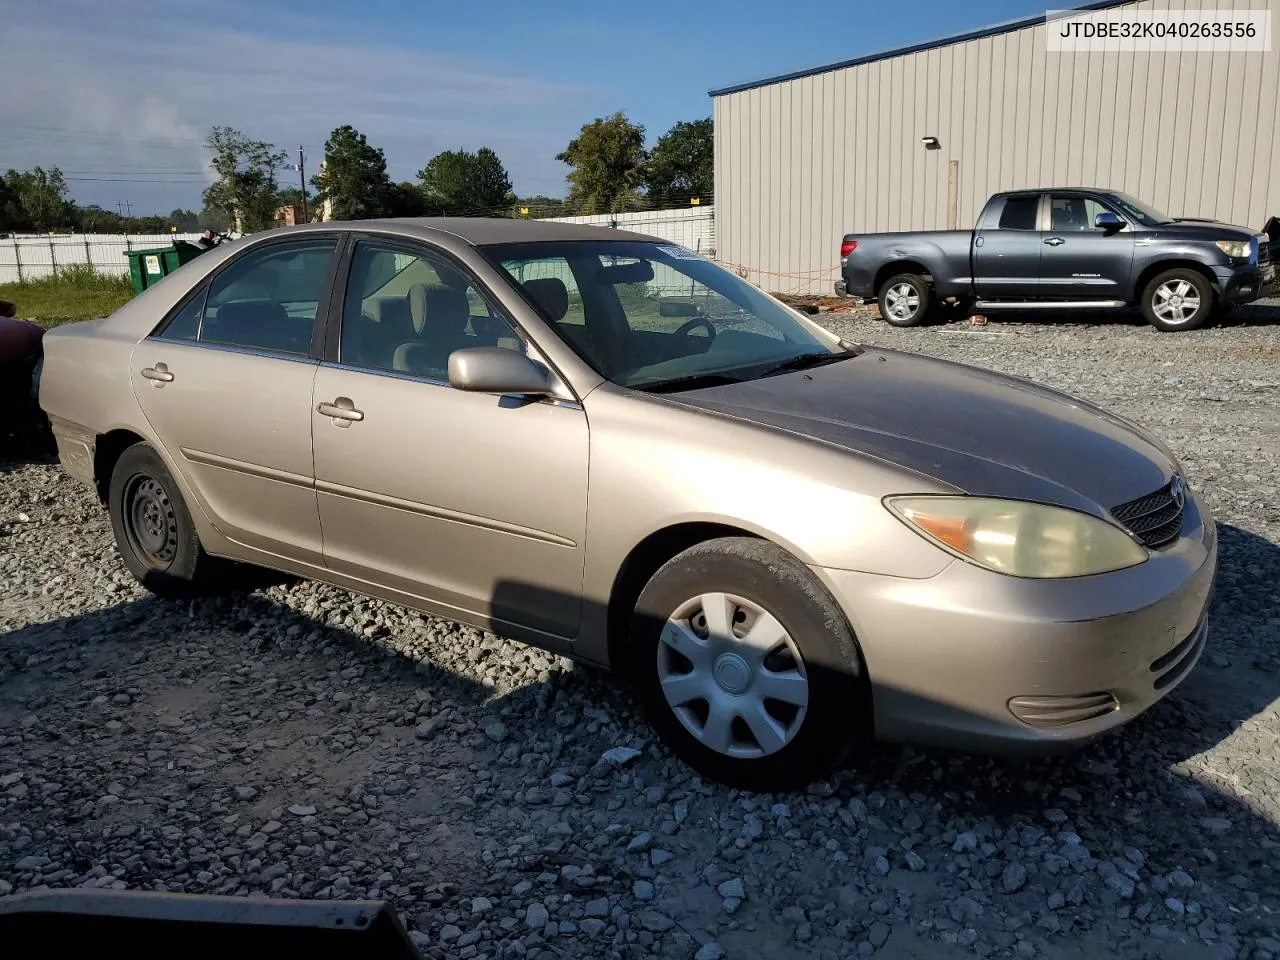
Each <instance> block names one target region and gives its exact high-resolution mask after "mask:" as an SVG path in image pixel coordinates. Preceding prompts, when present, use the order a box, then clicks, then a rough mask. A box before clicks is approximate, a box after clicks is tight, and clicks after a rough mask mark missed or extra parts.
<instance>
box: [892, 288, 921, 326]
mask: <svg viewBox="0 0 1280 960" xmlns="http://www.w3.org/2000/svg"><path fill="white" fill-rule="evenodd" d="M884 308H885V311H886V312H887V313H888V314H889V315H890V316H891V317H893V318H894V319H895V320H910V319H911V318H912V317H914V316H915V315H916V313H917V312H919V310H920V292H919V291H918V290H916V288H915V287H913V286H912V285H911V284H909V283H895V284H894V285H893V286H892V287H890V288H889V289H888V290H887V291H886V292H885V295H884Z"/></svg>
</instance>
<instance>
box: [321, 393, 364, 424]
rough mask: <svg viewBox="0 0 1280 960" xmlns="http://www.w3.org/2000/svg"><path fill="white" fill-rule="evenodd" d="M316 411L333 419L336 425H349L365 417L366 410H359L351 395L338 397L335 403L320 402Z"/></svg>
mask: <svg viewBox="0 0 1280 960" xmlns="http://www.w3.org/2000/svg"><path fill="white" fill-rule="evenodd" d="M316 412H317V413H320V414H323V415H324V416H326V417H329V418H330V419H331V420H333V425H334V426H335V427H349V426H351V424H353V423H356V422H358V421H360V420H363V419H364V411H363V410H357V409H356V405H355V404H354V403H352V402H351V398H350V397H338V398H337V399H336V400H334V401H333V403H322V404H319V405H318V406H317V407H316Z"/></svg>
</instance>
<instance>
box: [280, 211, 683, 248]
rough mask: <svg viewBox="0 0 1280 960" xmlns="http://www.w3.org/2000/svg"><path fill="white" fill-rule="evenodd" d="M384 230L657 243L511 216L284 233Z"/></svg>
mask: <svg viewBox="0 0 1280 960" xmlns="http://www.w3.org/2000/svg"><path fill="white" fill-rule="evenodd" d="M335 229H337V230H351V231H359V230H368V229H378V230H387V231H391V232H395V233H403V234H406V235H421V234H424V233H425V234H432V233H437V234H438V233H448V234H452V235H453V236H455V237H459V238H460V239H462V240H464V241H466V242H467V243H469V244H471V245H472V246H486V245H488V244H495V243H537V242H540V241H556V240H604V241H609V240H612V241H642V242H648V243H655V242H657V243H661V242H663V241H661V240H660V239H659V238H658V237H652V236H648V235H646V234H643V233H633V232H631V231H630V230H618V229H615V228H613V227H597V226H592V225H589V224H584V223H565V222H563V221H554V220H524V219H517V218H514V217H395V218H388V219H383V220H329V221H324V222H322V223H309V224H306V225H302V226H297V227H284V228H281V232H284V231H289V232H292V231H295V230H296V231H304V230H305V231H312V230H328V231H332V230H335Z"/></svg>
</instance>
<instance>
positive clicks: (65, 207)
mask: <svg viewBox="0 0 1280 960" xmlns="http://www.w3.org/2000/svg"><path fill="white" fill-rule="evenodd" d="M5 179H6V180H7V181H8V192H9V193H10V194H11V195H12V197H13V198H14V199H16V201H17V207H18V211H20V214H19V217H20V219H21V220H22V221H24V226H25V227H26V228H27V229H33V230H40V231H44V230H54V229H56V228H58V227H69V226H73V225H74V223H75V206H74V204H72V203H70V202H69V201H68V200H67V183H66V181H65V180H64V179H63V178H62V171H61V170H59V169H58V168H57V167H51V168H50V169H48V170H45V169H44V168H43V167H33V168H32V169H30V170H27V171H24V172H22V173H19V172H18V171H16V170H10V171H9V173H8V175H7V176H6V178H5ZM10 202H12V201H10Z"/></svg>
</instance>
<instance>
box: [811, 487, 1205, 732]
mask: <svg viewBox="0 0 1280 960" xmlns="http://www.w3.org/2000/svg"><path fill="white" fill-rule="evenodd" d="M1187 506H1188V509H1187V511H1186V515H1185V517H1184V522H1183V530H1182V535H1181V537H1180V538H1179V539H1178V540H1177V541H1175V542H1174V543H1173V544H1171V545H1170V546H1168V547H1166V548H1164V549H1161V550H1158V551H1153V553H1152V556H1151V558H1150V559H1148V560H1147V561H1146V562H1145V563H1142V564H1140V565H1138V566H1136V567H1130V568H1129V569H1127V570H1118V571H1115V572H1113V573H1108V574H1102V575H1099V576H1091V577H1078V578H1074V579H1069V580H1028V579H1020V578H1016V577H1008V576H1003V575H1001V574H996V573H992V572H990V571H987V570H984V569H982V568H980V567H977V566H975V565H973V564H970V563H966V562H964V561H960V560H957V561H956V562H954V563H952V564H951V565H950V566H948V567H947V568H946V569H944V570H943V571H942V572H941V573H939V574H938V575H937V576H935V577H931V578H929V579H926V580H910V579H900V578H892V577H883V576H877V575H874V574H866V573H856V572H852V571H839V570H830V569H820V570H817V571H815V572H816V573H817V574H818V575H819V576H820V577H821V578H822V579H823V580H824V581H825V583H826V584H827V586H828V587H829V588H830V589H831V590H832V592H833V594H834V596H835V597H836V599H837V601H838V602H839V603H840V604H841V606H842V607H843V608H844V610H845V612H846V614H847V615H848V617H849V621H850V623H851V625H852V626H853V628H854V631H855V633H856V634H857V637H858V640H859V643H860V645H861V647H862V653H863V657H864V660H865V666H866V670H867V674H868V676H869V677H870V680H871V684H872V696H873V698H874V718H875V727H876V730H875V732H876V736H877V737H878V738H879V739H882V740H888V741H898V742H911V743H922V744H934V745H938V746H945V747H953V748H958V749H962V750H977V751H983V752H994V753H1043V752H1050V751H1052V750H1053V749H1055V748H1063V747H1070V746H1073V745H1077V744H1081V743H1084V742H1087V741H1089V740H1091V739H1093V738H1095V737H1097V736H1098V735H1100V734H1102V733H1105V732H1106V731H1108V730H1111V729H1114V728H1115V727H1118V726H1120V725H1122V724H1124V723H1126V722H1128V721H1129V720H1132V719H1133V718H1134V717H1136V716H1137V715H1138V714H1140V713H1142V712H1143V711H1144V710H1146V709H1147V708H1148V707H1150V706H1151V705H1152V704H1154V703H1155V702H1156V701H1157V700H1159V699H1160V698H1161V697H1163V696H1164V695H1165V694H1167V693H1169V691H1170V690H1172V689H1173V688H1174V687H1176V686H1177V685H1178V683H1180V682H1181V681H1182V680H1183V679H1184V678H1185V677H1186V676H1187V674H1188V673H1190V671H1191V669H1192V668H1193V667H1194V666H1195V664H1196V662H1197V661H1198V660H1199V658H1200V654H1201V653H1202V652H1203V650H1204V646H1205V640H1206V636H1207V631H1208V621H1207V610H1208V605H1209V599H1210V595H1211V593H1212V589H1213V580H1214V574H1215V570H1216V567H1217V533H1216V529H1215V528H1214V525H1213V519H1212V518H1211V517H1210V516H1209V514H1208V512H1207V511H1206V510H1205V508H1204V507H1203V505H1202V504H1200V502H1199V501H1198V500H1196V499H1195V498H1194V497H1192V498H1189V500H1188V504H1187Z"/></svg>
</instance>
